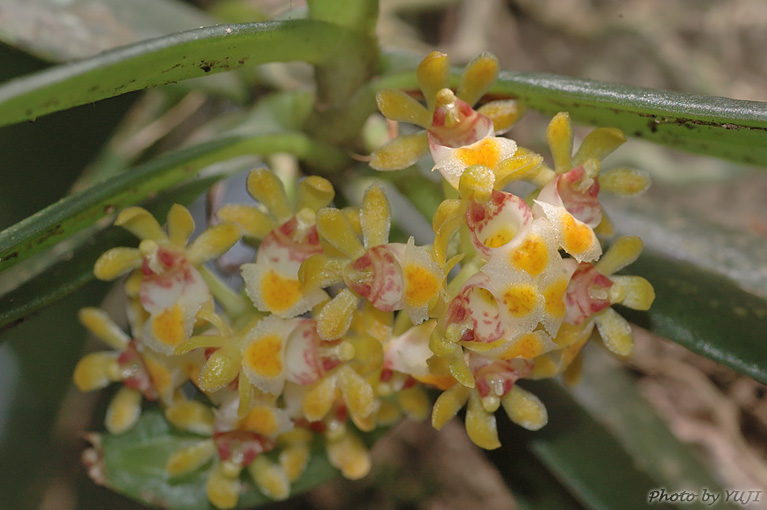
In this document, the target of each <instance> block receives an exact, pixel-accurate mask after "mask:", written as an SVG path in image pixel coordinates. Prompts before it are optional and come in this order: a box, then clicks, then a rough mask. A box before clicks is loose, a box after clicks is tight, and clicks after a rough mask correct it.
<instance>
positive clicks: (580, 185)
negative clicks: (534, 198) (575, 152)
mask: <svg viewBox="0 0 767 510" xmlns="http://www.w3.org/2000/svg"><path fill="white" fill-rule="evenodd" d="M598 195H599V181H598V180H597V178H596V177H594V178H593V179H591V178H589V177H588V176H587V175H586V171H585V170H584V168H583V167H582V166H579V167H576V168H573V169H572V170H570V171H569V172H565V173H562V174H558V175H557V176H556V177H555V178H554V179H553V180H552V181H551V182H549V183H548V184H546V186H544V187H543V189H542V190H541V193H540V194H539V195H538V201H541V202H546V203H549V204H551V205H554V206H556V207H564V208H565V209H567V212H569V213H570V214H572V215H573V216H574V217H575V218H576V219H577V220H579V221H581V222H583V223H585V224H586V225H588V226H589V227H591V228H594V227H596V226H597V225H599V222H600V221H602V206H601V205H600V203H599V196H598Z"/></svg>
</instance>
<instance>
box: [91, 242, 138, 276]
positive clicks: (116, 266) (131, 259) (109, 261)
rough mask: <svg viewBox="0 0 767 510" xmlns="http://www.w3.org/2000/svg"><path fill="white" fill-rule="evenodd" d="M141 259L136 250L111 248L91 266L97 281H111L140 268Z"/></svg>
mask: <svg viewBox="0 0 767 510" xmlns="http://www.w3.org/2000/svg"><path fill="white" fill-rule="evenodd" d="M142 261H143V257H142V255H141V252H140V251H139V250H137V249H136V248H122V247H120V248H112V249H110V250H107V251H106V252H104V253H103V254H102V255H101V256H100V257H99V258H98V260H97V261H96V264H95V265H94V266H93V274H94V276H95V277H96V278H98V279H99V280H104V281H111V280H114V279H115V278H117V277H118V276H121V275H123V274H125V273H127V272H128V271H132V270H133V269H138V268H139V267H141V263H142Z"/></svg>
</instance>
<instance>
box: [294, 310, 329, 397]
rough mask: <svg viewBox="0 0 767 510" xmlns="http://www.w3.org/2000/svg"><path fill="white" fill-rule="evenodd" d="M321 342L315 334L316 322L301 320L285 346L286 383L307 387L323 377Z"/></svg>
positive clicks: (323, 366)
mask: <svg viewBox="0 0 767 510" xmlns="http://www.w3.org/2000/svg"><path fill="white" fill-rule="evenodd" d="M321 342H322V340H321V339H320V337H319V335H318V334H317V321H315V320H312V319H302V320H301V322H299V324H298V326H296V329H294V330H293V332H292V333H291V334H290V337H289V338H288V342H287V345H286V346H285V368H286V371H287V380H288V381H290V382H294V383H297V384H302V385H307V384H312V383H314V382H316V381H319V380H320V379H321V378H322V376H323V375H325V365H324V361H323V359H322V358H321V356H320V345H321Z"/></svg>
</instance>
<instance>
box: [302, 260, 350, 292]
mask: <svg viewBox="0 0 767 510" xmlns="http://www.w3.org/2000/svg"><path fill="white" fill-rule="evenodd" d="M348 264H349V261H348V260H347V259H344V258H338V257H328V256H327V255H325V254H324V253H317V254H315V255H312V256H310V257H309V258H308V259H306V260H304V262H303V263H302V264H301V267H300V269H299V270H298V280H299V281H300V282H301V283H302V284H303V286H304V288H305V289H306V291H307V292H308V291H310V290H314V289H320V288H324V287H330V286H331V285H335V284H337V283H341V282H343V281H344V268H345V267H346V266H347V265H348Z"/></svg>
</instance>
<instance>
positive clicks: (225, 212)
mask: <svg viewBox="0 0 767 510" xmlns="http://www.w3.org/2000/svg"><path fill="white" fill-rule="evenodd" d="M216 216H217V217H218V219H219V220H220V221H226V222H229V223H234V224H236V225H238V226H239V227H240V229H242V235H243V236H245V237H252V238H255V239H263V238H264V237H266V235H267V234H268V233H269V232H271V231H272V229H274V228H275V227H276V226H277V223H275V222H274V220H272V219H271V218H270V217H269V216H267V215H266V214H264V213H262V212H261V211H259V210H258V209H257V208H255V207H251V206H249V205H235V204H230V205H225V206H223V207H221V208H220V209H219V210H218V211H217V212H216Z"/></svg>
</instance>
